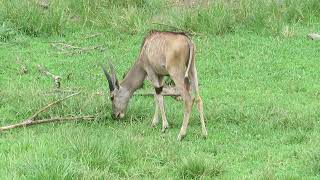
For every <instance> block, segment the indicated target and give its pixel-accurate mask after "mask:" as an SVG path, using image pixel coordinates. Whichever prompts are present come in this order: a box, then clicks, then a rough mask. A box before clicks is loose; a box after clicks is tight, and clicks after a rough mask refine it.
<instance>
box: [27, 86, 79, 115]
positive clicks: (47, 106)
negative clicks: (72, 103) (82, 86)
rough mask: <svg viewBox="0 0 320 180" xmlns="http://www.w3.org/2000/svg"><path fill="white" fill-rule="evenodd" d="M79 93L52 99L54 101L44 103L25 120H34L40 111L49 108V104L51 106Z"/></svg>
mask: <svg viewBox="0 0 320 180" xmlns="http://www.w3.org/2000/svg"><path fill="white" fill-rule="evenodd" d="M80 93H81V92H77V93H74V94H71V95H69V96H66V97H64V98H62V99H59V100H56V101H54V102H52V103H49V104H48V105H46V106H44V107H43V108H41V109H39V110H38V111H37V112H36V113H34V114H33V115H32V116H30V117H29V118H28V119H27V120H34V119H35V118H36V117H37V116H38V115H39V114H40V113H41V112H44V111H45V110H47V109H49V108H50V107H51V106H53V105H55V104H58V103H60V102H62V101H64V100H66V99H69V98H71V97H73V96H76V95H78V94H80Z"/></svg>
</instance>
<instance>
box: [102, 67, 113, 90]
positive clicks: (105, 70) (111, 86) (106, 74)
mask: <svg viewBox="0 0 320 180" xmlns="http://www.w3.org/2000/svg"><path fill="white" fill-rule="evenodd" d="M102 69H103V72H104V75H105V76H106V78H107V80H108V84H109V89H110V92H112V91H113V90H114V88H115V87H114V84H113V81H112V78H111V76H110V74H109V73H108V71H107V69H106V66H105V65H102Z"/></svg>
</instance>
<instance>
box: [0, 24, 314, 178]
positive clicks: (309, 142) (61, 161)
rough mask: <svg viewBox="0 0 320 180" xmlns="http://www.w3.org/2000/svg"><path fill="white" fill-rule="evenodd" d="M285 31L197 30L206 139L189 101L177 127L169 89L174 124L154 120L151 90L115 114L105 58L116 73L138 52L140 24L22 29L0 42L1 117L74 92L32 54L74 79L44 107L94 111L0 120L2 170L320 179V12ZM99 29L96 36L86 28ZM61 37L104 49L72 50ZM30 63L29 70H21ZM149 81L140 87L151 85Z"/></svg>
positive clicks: (12, 173) (14, 173) (27, 174)
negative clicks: (316, 36)
mask: <svg viewBox="0 0 320 180" xmlns="http://www.w3.org/2000/svg"><path fill="white" fill-rule="evenodd" d="M290 27H293V29H290V30H291V31H292V34H291V33H289V35H288V34H280V35H279V34H277V35H272V34H268V33H267V34H266V33H256V32H252V31H251V30H248V29H246V28H242V29H237V30H236V31H234V32H231V33H225V34H214V33H213V34H210V33H205V34H202V33H196V34H195V35H194V36H193V37H192V39H193V41H194V43H195V44H196V47H197V51H196V65H197V69H198V75H199V82H200V94H201V96H202V99H203V101H204V112H205V116H206V122H207V127H208V138H207V139H203V138H202V136H201V128H200V122H199V116H198V112H197V111H196V108H195V107H194V108H193V112H192V116H191V119H190V123H189V128H188V133H187V136H186V138H185V139H184V140H183V141H182V142H178V141H177V140H176V139H177V135H178V132H179V130H180V127H181V124H182V117H183V105H182V102H179V101H176V100H174V99H172V98H170V97H165V107H166V112H167V118H168V121H169V125H170V128H169V129H168V131H167V132H165V133H161V124H159V125H158V127H156V128H152V127H151V120H152V117H153V113H154V99H153V98H152V97H145V96H134V97H133V98H132V99H131V100H130V103H129V107H128V110H127V113H126V117H125V118H124V119H122V120H114V119H112V118H111V102H110V100H109V96H108V86H107V82H106V79H105V77H104V75H103V73H102V69H101V66H100V65H101V64H103V63H106V62H107V60H109V59H111V60H112V61H113V63H114V65H115V67H116V70H117V74H118V77H122V74H124V73H125V72H126V71H127V70H128V69H129V68H130V67H131V66H132V65H133V63H134V61H135V59H136V58H137V56H138V53H139V48H140V45H141V43H142V41H143V37H144V36H145V35H146V32H145V31H138V32H136V33H133V34H132V33H123V32H120V31H115V30H113V29H103V28H83V29H81V28H79V29H75V30H74V31H67V32H66V33H64V34H63V35H49V36H42V35H40V36H30V35H28V34H24V33H18V34H16V35H14V36H13V37H12V38H10V39H7V40H6V41H1V42H0V125H1V126H4V125H7V124H12V123H17V122H20V121H21V120H23V119H25V118H27V117H29V116H31V115H32V114H33V113H34V112H36V111H37V110H38V109H39V108H41V107H43V106H45V105H46V104H48V103H50V102H52V101H54V100H57V99H59V98H63V97H65V96H67V95H69V94H70V93H71V92H56V91H54V83H53V82H52V80H51V79H50V78H49V77H47V76H45V75H43V74H41V73H39V71H38V69H37V66H38V65H42V66H45V67H46V68H48V70H49V71H50V72H52V73H53V74H56V75H59V76H61V77H62V80H61V89H63V90H66V91H67V90H72V91H77V92H78V91H81V94H80V95H78V96H75V97H73V98H71V99H68V100H66V101H63V102H62V103H61V104H58V105H56V106H54V107H53V108H51V109H50V110H48V111H46V112H43V113H41V114H40V115H39V117H38V118H39V119H41V118H50V117H57V116H67V115H78V116H81V115H94V116H95V117H96V118H95V120H94V121H90V122H88V121H77V122H66V123H51V124H43V125H37V126H30V127H26V128H19V129H13V130H10V131H5V132H0V159H1V161H0V167H1V168H0V178H1V179H115V178H116V179H129V178H130V179H190V178H196V179H212V178H217V179H319V178H320V177H319V176H320V139H319V136H320V120H319V118H320V112H319V109H320V101H319V100H320V83H319V79H320V69H319V65H320V62H319V60H320V59H319V55H320V53H319V52H320V41H311V40H309V39H307V38H306V35H307V34H308V33H310V32H314V31H319V29H320V24H319V23H310V24H302V25H301V24H297V25H295V26H290ZM92 35H94V36H92ZM56 42H62V43H66V44H72V45H73V46H77V47H93V46H99V47H100V46H101V47H103V49H101V48H100V49H95V50H90V51H88V52H83V53H74V54H70V53H69V54H68V53H63V52H62V51H60V50H58V49H56V48H54V47H53V46H52V44H53V43H56ZM22 66H25V67H26V69H27V71H26V72H23V71H22V70H21V68H22ZM151 89H152V88H151V86H150V84H148V83H147V85H146V86H145V87H144V89H143V91H148V90H151Z"/></svg>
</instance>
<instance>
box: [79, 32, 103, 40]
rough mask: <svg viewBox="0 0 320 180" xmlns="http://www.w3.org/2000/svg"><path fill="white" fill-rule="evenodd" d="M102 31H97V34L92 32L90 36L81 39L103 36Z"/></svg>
mask: <svg viewBox="0 0 320 180" xmlns="http://www.w3.org/2000/svg"><path fill="white" fill-rule="evenodd" d="M101 35H102V33H96V34H92V35H89V36H85V37H83V38H80V39H90V38H94V37H97V36H101Z"/></svg>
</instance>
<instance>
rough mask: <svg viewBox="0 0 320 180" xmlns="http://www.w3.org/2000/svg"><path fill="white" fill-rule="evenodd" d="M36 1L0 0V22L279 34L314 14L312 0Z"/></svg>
mask: <svg viewBox="0 0 320 180" xmlns="http://www.w3.org/2000/svg"><path fill="white" fill-rule="evenodd" d="M37 2H38V1H37V0H32V1H19V0H12V1H6V0H0V16H1V17H0V22H2V23H3V22H9V23H12V24H13V25H14V27H15V29H16V30H19V31H21V32H23V33H26V34H28V35H32V36H38V35H51V34H60V35H61V34H63V33H64V32H67V31H72V29H73V28H74V27H78V28H83V27H94V28H103V29H112V30H115V31H119V32H123V33H129V34H137V33H140V32H145V31H146V30H148V29H153V28H159V26H156V27H155V26H154V24H153V23H162V24H166V25H170V26H175V27H177V28H180V29H182V30H185V31H190V32H195V33H200V34H220V35H221V34H226V33H230V32H234V31H237V30H239V29H250V30H251V31H255V32H257V33H261V34H271V35H281V33H282V32H283V30H284V28H286V27H287V26H291V25H294V24H297V23H306V24H308V23H312V22H314V21H317V20H319V18H320V17H319V16H320V15H319V14H320V5H319V3H318V1H317V0H307V1H304V0H283V1H280V0H279V1H276V0H258V1H251V0H239V1H230V2H226V1H223V0H219V1H212V2H211V1H209V3H207V4H206V5H201V6H200V5H197V4H196V5H194V6H193V7H184V6H183V5H180V4H178V5H175V4H173V3H172V2H171V1H157V0H152V1H145V0H125V1H115V0H97V1H90V0H80V1H76V0H67V1H65V0H52V1H50V4H49V6H48V8H43V7H41V6H40V5H39V3H37ZM168 7H169V8H168ZM175 30H177V29H175Z"/></svg>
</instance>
